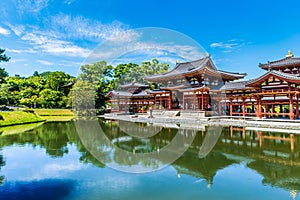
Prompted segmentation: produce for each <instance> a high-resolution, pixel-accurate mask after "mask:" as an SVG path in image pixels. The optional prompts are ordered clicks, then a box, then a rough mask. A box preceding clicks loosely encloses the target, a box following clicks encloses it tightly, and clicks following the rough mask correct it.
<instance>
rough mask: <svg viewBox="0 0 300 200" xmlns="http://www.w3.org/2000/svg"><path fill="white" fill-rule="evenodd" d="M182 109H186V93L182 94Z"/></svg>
mask: <svg viewBox="0 0 300 200" xmlns="http://www.w3.org/2000/svg"><path fill="white" fill-rule="evenodd" d="M182 109H185V104H184V92H183V93H182Z"/></svg>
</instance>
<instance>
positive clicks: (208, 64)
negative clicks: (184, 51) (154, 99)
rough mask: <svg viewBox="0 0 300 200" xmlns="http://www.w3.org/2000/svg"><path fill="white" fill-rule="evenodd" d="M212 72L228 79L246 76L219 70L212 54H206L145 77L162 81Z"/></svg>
mask: <svg viewBox="0 0 300 200" xmlns="http://www.w3.org/2000/svg"><path fill="white" fill-rule="evenodd" d="M200 71H201V72H202V73H205V72H207V73H209V72H210V73H212V74H215V75H216V76H218V75H219V76H221V77H222V78H226V79H232V80H236V79H240V78H244V77H245V76H246V74H245V73H242V74H241V73H233V72H225V71H221V70H217V68H216V66H215V65H214V63H213V62H212V60H211V57H210V56H206V57H204V58H201V59H199V60H195V61H191V62H184V63H176V65H175V67H174V68H173V69H172V70H171V71H168V72H165V73H162V74H158V75H153V76H147V77H145V79H146V80H148V81H161V80H166V79H169V78H182V77H184V76H187V75H193V74H195V73H199V72H200Z"/></svg>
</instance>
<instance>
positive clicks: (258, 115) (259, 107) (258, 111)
mask: <svg viewBox="0 0 300 200" xmlns="http://www.w3.org/2000/svg"><path fill="white" fill-rule="evenodd" d="M261 107H262V105H261V98H260V96H257V111H256V115H257V117H258V118H260V119H261V118H262V109H261Z"/></svg>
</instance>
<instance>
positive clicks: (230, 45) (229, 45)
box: [210, 39, 244, 53]
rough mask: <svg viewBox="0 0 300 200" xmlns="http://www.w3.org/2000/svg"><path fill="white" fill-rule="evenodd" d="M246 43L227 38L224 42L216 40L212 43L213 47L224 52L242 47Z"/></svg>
mask: <svg viewBox="0 0 300 200" xmlns="http://www.w3.org/2000/svg"><path fill="white" fill-rule="evenodd" d="M243 45H244V44H243V43H242V42H241V41H238V40H237V39H232V40H227V41H223V42H214V43H212V44H210V47H211V48H218V49H221V50H222V51H223V52H224V53H230V52H232V51H234V50H238V49H240V48H241V47H242V46H243Z"/></svg>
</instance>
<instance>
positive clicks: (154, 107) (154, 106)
mask: <svg viewBox="0 0 300 200" xmlns="http://www.w3.org/2000/svg"><path fill="white" fill-rule="evenodd" d="M153 110H156V94H155V95H154V104H153Z"/></svg>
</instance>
